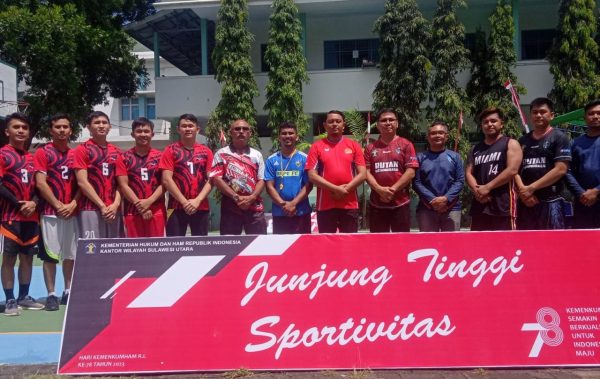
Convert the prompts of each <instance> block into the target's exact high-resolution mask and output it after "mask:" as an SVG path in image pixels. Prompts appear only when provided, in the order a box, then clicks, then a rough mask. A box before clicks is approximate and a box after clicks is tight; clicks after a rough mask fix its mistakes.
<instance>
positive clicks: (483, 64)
mask: <svg viewBox="0 0 600 379" xmlns="http://www.w3.org/2000/svg"><path fill="white" fill-rule="evenodd" d="M469 56H470V60H471V78H470V79H469V82H468V83H467V96H468V97H469V99H470V100H471V114H472V115H474V116H476V115H477V112H479V111H480V110H482V109H484V108H485V107H486V105H487V104H486V103H485V99H484V98H485V96H486V95H487V94H488V93H489V87H490V83H489V81H488V74H487V60H488V50H487V42H486V36H485V32H484V31H483V30H481V28H477V30H476V31H475V39H474V44H473V48H472V49H471V51H470V52H469Z"/></svg>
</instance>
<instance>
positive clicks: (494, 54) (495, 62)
mask: <svg viewBox="0 0 600 379" xmlns="http://www.w3.org/2000/svg"><path fill="white" fill-rule="evenodd" d="M489 22H490V26H491V29H490V35H489V37H488V43H487V49H486V52H487V54H486V60H485V61H486V63H485V68H484V70H483V72H484V73H485V74H484V75H485V76H479V77H478V78H477V79H479V80H482V81H483V82H482V83H480V85H482V88H481V89H479V91H481V90H482V89H485V92H480V97H479V99H478V100H479V104H478V105H479V106H480V107H479V108H478V109H477V110H476V112H479V111H481V110H482V109H483V108H486V107H489V106H496V107H499V108H501V109H502V110H504V111H505V113H506V115H507V121H506V122H505V123H504V134H506V135H508V136H511V137H519V136H521V134H522V128H521V125H520V124H521V121H520V118H519V113H518V111H517V110H516V109H515V107H514V106H513V104H512V100H511V95H510V92H509V91H508V90H506V88H504V83H505V82H506V81H507V80H510V81H511V82H512V84H513V87H514V88H515V90H516V92H517V93H518V94H524V93H525V92H526V91H525V88H524V87H523V86H522V85H520V84H519V83H518V82H517V77H516V75H515V74H514V73H513V72H512V71H511V70H512V69H513V68H514V67H515V66H516V64H517V54H516V52H515V49H514V46H513V36H514V33H515V24H514V20H513V18H512V6H511V4H510V1H509V0H498V4H497V6H496V9H495V10H494V12H492V14H491V15H490V17H489Z"/></svg>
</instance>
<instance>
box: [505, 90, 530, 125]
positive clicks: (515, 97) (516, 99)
mask: <svg viewBox="0 0 600 379" xmlns="http://www.w3.org/2000/svg"><path fill="white" fill-rule="evenodd" d="M504 88H506V89H507V90H508V92H510V97H511V100H512V103H513V105H514V107H515V108H516V109H517V111H518V112H519V117H521V123H522V124H523V129H524V130H525V133H529V125H527V119H526V118H525V115H524V114H523V109H521V103H520V101H519V94H518V93H517V91H516V90H515V87H514V86H513V84H512V82H511V81H510V79H509V80H507V81H506V82H505V83H504Z"/></svg>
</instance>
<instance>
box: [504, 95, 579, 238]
mask: <svg viewBox="0 0 600 379" xmlns="http://www.w3.org/2000/svg"><path fill="white" fill-rule="evenodd" d="M530 108H531V121H532V123H533V125H534V129H533V130H532V131H531V132H529V133H528V134H527V135H525V136H523V137H521V138H520V139H519V143H520V144H521V147H522V148H523V163H522V164H521V169H520V170H519V175H517V177H516V178H515V179H516V183H517V187H518V190H519V200H520V201H519V204H518V215H519V219H518V221H517V226H518V228H519V229H521V230H546V229H564V228H565V219H564V212H563V203H564V199H563V198H562V192H563V190H564V185H563V177H564V176H565V175H566V173H567V170H568V169H569V162H570V161H571V146H570V142H569V139H568V138H567V136H566V135H565V134H564V133H562V132H561V131H559V130H556V129H553V128H552V127H551V126H550V121H551V120H552V119H553V118H554V104H552V101H550V100H549V99H547V98H545V97H539V98H537V99H535V100H533V101H532V102H531V107H530Z"/></svg>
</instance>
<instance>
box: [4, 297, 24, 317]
mask: <svg viewBox="0 0 600 379" xmlns="http://www.w3.org/2000/svg"><path fill="white" fill-rule="evenodd" d="M20 314H21V312H19V307H18V306H17V301H16V300H15V299H10V300H8V301H7V302H6V305H5V306H4V315H5V316H18V315H20Z"/></svg>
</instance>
